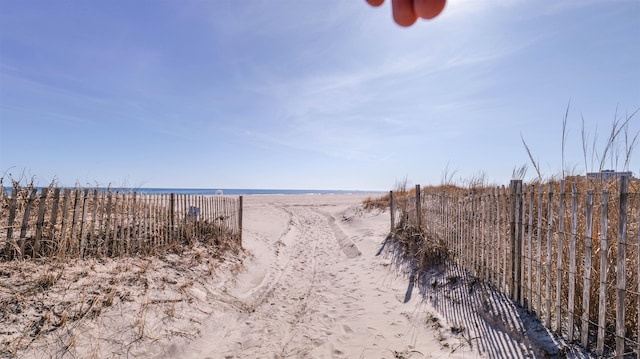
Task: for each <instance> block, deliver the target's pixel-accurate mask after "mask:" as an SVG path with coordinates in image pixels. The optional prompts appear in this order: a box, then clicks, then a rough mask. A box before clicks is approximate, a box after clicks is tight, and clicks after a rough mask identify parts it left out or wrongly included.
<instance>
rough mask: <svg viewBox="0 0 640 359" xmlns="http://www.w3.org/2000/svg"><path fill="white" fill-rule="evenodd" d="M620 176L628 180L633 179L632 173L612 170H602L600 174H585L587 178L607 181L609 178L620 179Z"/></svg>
mask: <svg viewBox="0 0 640 359" xmlns="http://www.w3.org/2000/svg"><path fill="white" fill-rule="evenodd" d="M622 176H627V177H629V178H632V177H633V172H631V171H627V172H617V171H614V170H602V171H600V172H587V178H592V179H603V180H608V179H610V178H620V177H622Z"/></svg>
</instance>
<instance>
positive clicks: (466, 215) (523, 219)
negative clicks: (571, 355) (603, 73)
mask: <svg viewBox="0 0 640 359" xmlns="http://www.w3.org/2000/svg"><path fill="white" fill-rule="evenodd" d="M416 190H417V191H421V192H420V196H419V198H420V205H418V204H417V203H416V202H415V201H416V199H417V198H418V196H411V195H405V196H400V195H398V196H396V195H395V194H392V195H390V198H391V199H392V200H393V207H392V208H394V210H393V211H392V212H393V216H392V219H393V221H392V227H391V230H392V232H393V231H396V230H397V229H398V228H399V227H398V226H407V225H410V226H419V227H422V228H420V229H421V230H423V231H426V235H427V237H430V238H439V239H441V240H442V242H443V243H446V245H447V246H448V250H447V252H448V253H449V255H450V259H451V260H452V261H453V262H454V263H456V264H458V265H459V266H461V267H463V268H465V269H466V270H467V271H468V272H469V273H470V274H472V275H475V276H477V277H478V279H479V280H480V281H482V282H484V283H486V284H487V285H490V286H492V287H493V288H495V289H496V290H499V291H501V292H503V293H505V294H507V295H509V296H510V297H511V298H513V300H514V301H515V302H516V303H518V304H519V305H520V306H522V307H523V308H524V309H525V310H527V311H529V312H531V313H533V314H535V315H536V316H537V317H538V318H540V320H541V322H542V323H543V324H544V325H545V326H546V327H547V328H549V329H551V330H552V331H555V332H557V333H558V334H560V335H562V336H564V337H565V338H567V339H568V340H569V341H572V342H573V341H575V342H579V343H580V344H581V345H582V346H583V347H585V348H587V349H588V350H590V351H593V352H595V353H596V354H597V355H602V356H617V357H623V358H626V357H635V356H634V355H636V354H637V353H638V351H639V350H640V339H639V337H640V282H639V279H638V278H640V233H639V232H640V230H639V227H640V210H639V207H640V180H638V179H633V178H631V179H628V178H626V177H622V178H621V179H615V178H614V179H611V180H602V179H598V180H593V179H587V178H584V177H570V178H565V179H564V180H562V181H560V182H549V183H546V184H545V183H533V184H528V185H524V184H520V183H517V182H514V183H512V184H511V186H510V187H509V190H505V187H504V186H498V187H492V188H474V189H472V190H468V189H461V188H446V189H444V190H443V189H442V188H433V189H431V188H427V189H422V190H420V187H419V186H416ZM412 202H413V203H412ZM418 208H421V210H418ZM417 216H421V218H420V219H418V218H416V217H417Z"/></svg>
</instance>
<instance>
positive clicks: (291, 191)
mask: <svg viewBox="0 0 640 359" xmlns="http://www.w3.org/2000/svg"><path fill="white" fill-rule="evenodd" d="M130 191H131V189H130ZM134 191H136V192H138V193H176V194H198V195H206V194H208V195H215V194H222V195H230V196H238V195H252V194H369V193H371V194H377V193H384V192H382V191H349V190H316V189H238V188H219V189H216V188H138V189H134Z"/></svg>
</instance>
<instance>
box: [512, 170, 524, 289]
mask: <svg viewBox="0 0 640 359" xmlns="http://www.w3.org/2000/svg"><path fill="white" fill-rule="evenodd" d="M509 187H510V196H509V205H510V211H509V215H510V217H511V220H510V226H509V235H510V237H511V238H510V241H511V273H510V274H511V278H510V279H511V281H510V283H509V284H510V286H511V288H510V289H511V293H510V294H511V298H512V299H513V300H514V301H517V300H518V298H519V297H520V278H521V277H520V270H521V269H522V268H520V248H521V246H522V236H521V233H520V232H522V231H520V228H519V225H518V223H516V222H517V221H519V220H520V216H519V215H518V213H520V209H521V207H522V181H521V180H511V185H510V186H509Z"/></svg>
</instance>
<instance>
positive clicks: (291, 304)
mask: <svg viewBox="0 0 640 359" xmlns="http://www.w3.org/2000/svg"><path fill="white" fill-rule="evenodd" d="M365 197H366V196H363V195H287V196H278V195H267V196H262V195H254V196H247V197H245V201H244V203H245V210H244V213H245V215H244V218H245V222H244V232H243V233H244V236H243V244H244V246H245V249H246V251H245V253H239V254H238V255H237V256H233V255H227V256H226V257H225V258H224V259H223V260H222V261H221V260H220V259H218V260H214V259H213V258H212V256H215V253H210V252H208V251H207V250H206V249H203V248H194V249H192V250H189V251H187V252H185V253H184V254H182V255H181V256H178V255H167V256H161V257H158V258H146V259H134V258H129V259H118V260H105V261H96V260H88V261H83V262H78V263H69V264H65V265H64V266H62V267H61V266H58V267H56V266H55V265H52V266H50V267H49V269H47V268H43V267H37V268H32V270H33V272H34V273H35V274H32V275H33V279H34V280H35V281H37V280H38V279H39V278H41V277H38V276H39V275H40V276H41V275H42V273H40V274H38V271H47V270H48V271H49V272H54V273H58V272H59V273H60V275H56V281H55V283H52V285H51V286H50V288H48V290H47V291H44V292H38V293H36V294H35V297H29V298H30V299H28V300H27V299H25V303H27V304H29V303H30V304H29V305H26V304H25V305H24V306H23V309H24V308H31V309H30V312H28V313H26V312H25V311H24V310H21V311H20V313H18V314H16V313H10V314H11V315H10V316H5V317H4V318H3V324H7V325H8V328H9V329H8V330H7V331H6V332H5V333H4V334H2V337H3V338H2V339H3V340H2V345H3V346H2V347H1V348H0V356H5V357H13V356H17V357H25V358H49V357H83V358H85V357H96V358H106V357H134V358H214V359H217V358H229V359H230V358H376V359H377V358H535V357H540V358H546V357H560V356H561V355H565V354H569V355H570V356H571V354H575V355H573V356H574V357H586V356H584V355H582V354H580V353H578V352H577V351H575V350H571V348H570V347H569V346H566V345H565V344H564V343H562V342H559V341H557V340H555V339H553V337H552V336H551V335H550V333H548V331H546V329H544V328H543V327H541V326H540V325H538V324H536V322H535V321H533V320H531V318H530V317H528V316H527V315H526V313H522V312H521V311H519V310H518V309H517V308H516V307H515V306H513V305H512V304H510V302H509V301H508V300H507V298H504V297H503V296H499V295H496V294H493V293H492V292H490V291H487V290H486V289H483V288H481V287H480V286H479V285H477V283H476V282H474V281H473V279H472V278H470V277H468V276H466V275H464V274H463V273H461V272H460V271H457V270H456V268H453V267H450V266H449V267H447V268H436V269H434V270H433V272H430V273H429V274H428V275H426V276H422V277H421V280H423V281H428V283H426V282H425V283H417V282H416V280H415V278H410V276H408V275H406V273H403V272H402V270H401V266H400V267H398V266H397V264H401V263H398V262H397V260H398V259H397V258H394V256H393V251H392V250H390V249H388V248H387V250H386V251H380V249H381V245H382V243H383V242H384V240H385V238H386V235H387V233H388V229H389V228H388V227H389V215H388V213H378V212H376V213H371V212H365V211H363V210H362V209H361V207H360V203H361V201H362V200H363V199H364V198H365ZM3 265H4V269H3V273H9V274H8V275H9V277H8V278H10V279H11V280H7V281H3V286H2V291H1V292H0V295H1V296H2V300H4V301H6V300H8V299H7V298H10V296H11V295H13V297H12V298H17V297H16V293H15V290H16V288H18V280H17V279H16V278H17V276H15V275H14V276H11V271H10V268H9V267H10V266H9V265H7V264H3ZM12 266H13V267H14V268H16V264H13V265H12ZM23 266H28V264H23ZM25 268H26V267H23V268H22V269H21V270H22V271H24V270H25ZM56 268H57V269H56ZM56 271H58V272H56ZM14 274H15V273H14ZM26 277H28V275H27V276H26ZM416 284H417V285H416ZM12 290H13V293H12ZM91 293H94V294H95V293H98V294H97V295H96V296H99V297H100V298H105V297H106V298H107V299H108V301H107V302H104V301H102V302H100V305H99V308H100V310H98V311H94V312H91V311H89V310H84V309H87V308H89V307H88V305H89V304H88V303H89V302H90V303H91V308H94V306H96V305H95V304H94V303H95V302H96V299H94V300H93V301H88V300H86V298H92V297H91V295H93V294H91ZM22 298H23V299H24V297H22ZM96 298H97V297H96ZM463 299H464V300H463ZM74 301H75V302H74ZM35 303H44V304H43V308H44V309H45V310H41V311H40V312H37V311H34V310H33V308H32V307H33V306H36V304H35ZM60 303H66V304H64V305H62V304H60ZM83 303H87V304H83ZM47 308H49V309H51V310H50V312H51V313H54V314H55V315H54V314H51V313H49V314H47V310H48V309H47ZM56 308H57V309H56ZM74 308H75V309H74ZM83 308H84V309H83ZM94 309H95V308H94ZM83 310H84V311H83ZM65 311H66V312H65ZM63 312H64V313H67V314H66V315H68V316H73V315H74V313H76V314H75V317H74V319H73V320H68V322H67V323H66V324H65V323H62V324H61V320H59V319H56V318H58V317H56V315H58V316H59V315H60V313H63ZM56 313H57V314H56ZM78 313H80V314H83V313H84V314H83V315H79V314H78ZM87 313H93V314H92V315H89V314H87ZM43 318H44V319H43ZM51 318H53V319H51ZM34 323H40V324H39V325H40V327H39V328H38V333H36V334H35V335H34V332H33V330H32V329H33V328H32V326H33V324H34ZM561 348H562V350H561Z"/></svg>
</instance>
